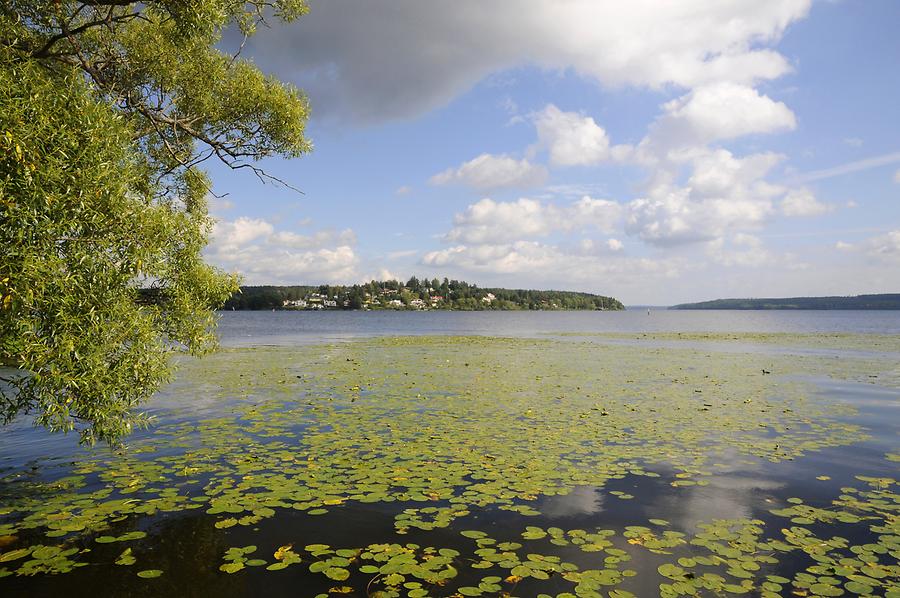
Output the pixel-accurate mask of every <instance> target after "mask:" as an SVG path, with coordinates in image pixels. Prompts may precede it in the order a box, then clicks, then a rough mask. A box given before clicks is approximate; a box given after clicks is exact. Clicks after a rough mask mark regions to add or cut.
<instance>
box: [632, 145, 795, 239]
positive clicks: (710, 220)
mask: <svg viewBox="0 0 900 598" xmlns="http://www.w3.org/2000/svg"><path fill="white" fill-rule="evenodd" d="M680 159H682V160H685V161H686V163H687V165H688V166H689V168H690V176H689V177H688V179H687V181H686V183H685V184H684V185H678V184H674V183H670V182H662V183H659V184H657V185H655V186H652V187H651V188H650V189H649V191H648V194H647V196H646V197H642V198H638V199H635V200H633V201H631V202H629V203H628V204H627V206H626V217H625V230H626V232H628V233H629V234H632V235H637V236H638V237H640V238H641V239H643V240H644V241H646V242H648V243H651V244H653V245H658V246H663V247H670V246H674V245H681V244H687V243H697V242H703V241H711V240H713V239H716V238H718V237H720V236H722V235H724V234H726V233H728V232H735V231H741V230H742V229H748V228H756V227H759V226H760V225H761V224H763V223H764V222H765V221H766V220H767V219H768V218H769V217H770V216H772V215H773V214H774V212H775V209H774V200H775V199H776V198H777V197H778V196H779V195H781V194H783V193H785V191H786V189H785V188H783V187H780V186H776V185H772V184H770V183H767V182H766V181H765V180H764V177H765V176H766V175H767V174H768V172H769V171H770V170H771V169H772V168H773V167H774V166H775V165H776V164H778V163H779V162H780V161H781V160H782V159H783V157H782V156H780V155H778V154H772V153H762V154H751V155H749V156H745V157H743V158H738V157H736V156H734V155H733V154H732V153H731V152H729V151H728V150H724V149H715V150H713V149H708V148H696V149H693V150H691V151H690V152H685V153H682V154H681V156H680Z"/></svg>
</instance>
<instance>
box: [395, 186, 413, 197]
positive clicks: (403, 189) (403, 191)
mask: <svg viewBox="0 0 900 598" xmlns="http://www.w3.org/2000/svg"><path fill="white" fill-rule="evenodd" d="M412 190H413V189H412V187H410V186H409V185H403V186H400V187H397V190H396V191H394V193H396V194H397V195H409V194H410V193H412Z"/></svg>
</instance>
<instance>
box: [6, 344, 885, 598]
mask: <svg viewBox="0 0 900 598" xmlns="http://www.w3.org/2000/svg"><path fill="white" fill-rule="evenodd" d="M891 367H893V365H892V364H891V362H889V361H888V360H879V359H876V358H861V357H857V358H853V359H845V360H844V359H842V360H835V359H833V358H829V357H826V356H815V355H798V356H793V357H792V358H791V359H785V360H781V361H780V362H779V367H778V369H777V371H776V373H777V375H770V374H769V373H768V372H771V371H772V370H773V369H774V368H773V366H772V358H771V357H770V356H766V355H764V354H757V353H736V352H733V353H724V352H722V353H714V352H707V351H701V350H698V349H695V348H665V347H659V346H638V345H603V344H600V343H594V342H576V341H573V340H533V339H497V338H481V337H479V338H463V337H409V338H377V339H367V340H358V341H353V342H347V343H341V344H337V345H330V346H308V347H302V348H256V349H239V350H229V351H224V352H222V353H220V354H217V355H214V356H211V357H208V358H206V359H204V360H201V361H186V362H185V363H184V364H183V367H182V372H181V374H180V376H179V378H178V380H177V381H176V383H175V384H173V385H172V387H171V388H170V389H169V390H168V391H167V392H166V393H164V394H163V395H162V396H160V397H158V403H159V405H160V407H159V410H158V412H157V415H158V419H159V422H158V424H157V426H156V427H155V428H154V429H153V431H152V432H151V433H148V434H146V435H144V436H142V437H138V438H136V439H135V441H134V443H133V445H132V446H131V447H130V449H129V450H128V451H126V452H123V453H119V454H110V453H109V452H107V451H104V450H101V449H97V450H94V451H93V452H89V453H86V454H82V455H79V456H78V457H77V458H73V459H67V460H66V461H65V462H63V461H60V460H53V461H49V460H48V461H45V462H42V463H40V464H39V465H38V466H36V469H35V470H32V469H30V468H21V469H16V470H14V471H13V472H11V473H9V474H7V475H6V476H5V477H3V478H2V479H0V489H2V492H0V496H2V498H0V537H8V538H12V540H11V541H10V542H11V544H10V545H9V546H8V547H7V548H3V549H0V550H4V551H5V552H0V576H9V575H34V574H39V573H57V574H58V573H66V572H68V571H71V570H73V569H74V568H75V567H77V566H80V565H83V564H86V563H91V562H92V560H91V558H92V553H91V549H90V548H84V546H91V545H92V544H98V545H103V544H112V543H122V544H124V545H125V546H122V549H124V552H121V554H120V556H119V557H118V558H117V559H116V560H115V562H114V563H110V564H118V565H127V566H131V565H137V567H135V569H137V568H139V567H141V566H143V567H150V566H152V565H153V563H152V562H147V563H143V562H142V556H141V551H140V550H138V548H139V547H140V546H141V543H142V542H147V541H150V540H152V533H153V532H152V523H153V521H155V520H156V518H158V517H160V516H162V515H166V514H192V515H194V516H197V517H202V518H204V521H207V522H208V526H209V527H210V528H211V530H212V532H213V533H216V534H222V535H223V537H226V538H227V537H228V534H231V533H233V532H235V531H237V530H244V531H248V532H249V531H250V530H253V529H256V527H257V526H259V525H260V524H261V523H262V522H264V521H266V520H270V519H273V518H277V517H279V515H281V514H284V513H287V512H289V511H290V512H300V513H303V514H305V516H310V517H316V516H322V515H328V514H333V513H334V512H336V511H339V510H340V509H342V508H344V507H345V506H346V505H348V504H354V505H357V504H378V505H384V506H386V507H390V508H389V509H387V511H388V512H390V513H391V515H389V516H391V517H393V530H394V531H393V535H392V536H391V537H386V538H383V539H382V540H383V542H380V543H373V544H368V545H366V546H359V547H345V548H339V549H334V548H331V547H330V546H328V545H326V544H308V543H305V544H303V546H302V547H301V546H300V544H301V543H300V542H297V541H295V539H292V538H285V539H284V540H285V542H284V543H283V544H280V545H279V546H273V547H270V548H267V549H265V550H263V549H261V548H257V546H256V545H246V546H240V547H233V548H231V549H229V550H228V551H226V552H225V553H224V555H223V556H222V560H221V561H220V562H216V563H210V565H209V566H210V568H211V569H213V570H216V571H218V573H220V574H222V575H227V574H239V575H240V574H247V573H248V571H250V570H256V571H261V572H262V571H268V572H271V573H269V574H273V575H274V574H276V572H277V571H279V570H283V569H288V568H290V569H291V570H294V569H295V568H296V567H301V566H302V567H307V568H308V570H309V572H310V573H312V574H321V575H324V576H325V577H326V578H328V579H329V580H331V581H333V582H335V583H336V584H340V585H335V586H334V588H337V589H338V590H341V589H346V588H349V589H350V591H352V590H353V589H354V588H358V584H362V585H363V587H365V586H366V585H369V584H371V586H373V587H376V588H379V590H378V591H380V592H383V594H382V595H384V596H392V595H398V596H400V595H403V596H406V595H408V596H425V595H432V594H434V593H437V594H440V595H450V594H453V592H454V591H455V592H458V594H460V595H464V596H467V595H472V596H474V595H482V594H485V595H493V594H497V593H502V592H507V593H511V594H513V593H514V592H515V591H516V590H515V588H516V587H517V584H528V583H538V582H546V583H551V582H553V583H556V582H558V581H559V580H565V582H567V583H568V584H569V585H570V586H571V588H570V590H571V591H573V592H575V594H574V595H577V596H595V595H600V594H599V592H601V591H603V592H606V593H607V594H610V595H613V596H626V595H627V592H629V591H630V590H629V589H628V583H629V579H630V578H631V577H634V573H635V571H636V570H635V569H624V568H620V565H622V564H624V563H626V562H628V561H629V560H631V559H632V558H633V556H634V554H636V553H639V554H646V555H648V558H650V559H656V560H650V561H648V562H651V563H655V564H654V566H653V569H654V570H655V575H658V576H660V579H661V580H663V581H662V582H661V583H662V585H660V592H661V593H663V594H664V595H693V594H697V593H702V592H703V591H704V590H706V591H713V592H731V593H747V592H751V591H753V592H768V593H769V594H770V595H778V593H779V592H781V591H782V589H780V588H779V589H774V587H775V586H776V585H778V586H783V587H788V586H790V587H791V588H792V591H801V592H802V591H806V592H809V593H814V592H815V591H825V590H823V587H824V586H823V585H822V584H824V585H825V586H829V587H832V588H838V589H841V591H845V590H846V591H847V592H851V591H853V589H851V588H855V589H857V590H864V589H865V588H864V587H863V586H866V587H868V588H871V589H872V592H880V591H882V590H884V591H885V592H892V591H894V590H895V588H896V571H895V570H893V569H891V568H890V566H889V564H888V561H887V560H886V559H888V558H889V557H893V556H896V555H895V552H896V543H895V541H894V539H895V538H896V536H897V535H898V534H897V530H896V525H897V522H896V517H897V514H896V494H894V490H895V488H894V486H893V482H892V481H891V482H890V483H887V482H883V481H882V482H883V483H887V484H888V485H887V487H885V488H873V489H870V490H866V491H852V489H851V490H845V492H844V494H842V495H841V497H840V498H839V499H838V502H836V503H835V505H834V506H832V507H831V508H830V509H826V508H823V507H814V506H808V505H806V504H805V503H802V502H801V503H797V504H791V503H788V505H785V507H784V508H783V509H776V513H775V515H776V516H783V517H788V518H789V519H791V520H792V521H791V525H793V527H790V528H787V529H789V530H794V529H797V530H805V531H796V532H791V534H787V533H785V535H784V536H783V537H778V538H776V537H774V536H772V535H771V534H769V536H767V537H766V538H765V539H764V536H766V534H767V533H768V532H767V531H766V530H765V526H764V525H763V524H762V522H760V521H756V520H751V521H729V522H726V523H721V522H712V523H709V527H701V528H699V529H698V530H677V529H669V528H668V527H667V522H665V521H664V520H661V519H654V520H652V521H634V522H632V523H633V525H630V526H627V527H625V528H624V529H621V530H591V531H588V530H563V529H561V528H554V527H550V528H542V527H537V526H534V525H530V524H529V523H528V518H529V517H534V516H537V515H540V514H541V508H542V507H541V504H542V503H541V501H542V500H545V499H547V498H548V497H552V496H563V495H567V494H569V493H571V492H572V491H573V490H575V489H576V488H579V487H586V486H587V487H593V488H597V489H603V488H605V487H606V486H608V485H609V484H611V483H614V482H616V481H619V480H625V479H631V478H634V479H637V478H654V479H655V478H660V477H664V478H665V480H666V481H667V482H668V483H669V484H670V485H671V487H672V488H673V489H674V490H675V491H682V492H689V491H691V490H693V487H694V486H698V485H704V484H707V483H708V482H709V480H711V479H714V477H715V476H716V474H717V472H719V471H723V470H725V469H726V468H728V467H735V466H740V465H745V466H748V467H757V466H759V465H760V464H767V465H768V464H770V463H771V464H777V463H780V462H783V461H787V460H793V459H798V458H801V457H803V456H804V455H805V454H806V453H809V452H813V451H818V450H822V449H825V448H830V447H841V446H846V445H850V444H853V443H855V442H859V441H860V440H862V439H864V438H865V437H866V436H865V430H863V429H862V428H861V427H860V426H859V425H855V424H852V423H849V422H848V421H847V417H848V416H850V415H852V414H853V413H854V410H853V408H852V407H850V406H847V405H844V404H840V403H836V402H830V401H826V400H822V399H819V398H816V397H815V396H814V386H813V384H812V382H810V381H808V380H809V379H810V378H811V377H822V376H830V377H832V378H836V379H846V380H859V379H860V378H865V379H866V380H867V381H871V380H872V379H870V378H869V376H875V375H878V373H880V372H883V371H885V370H888V369H890V368H891ZM875 383H882V382H881V379H877V380H876V382H875ZM726 454H727V455H730V456H731V457H730V462H729V464H724V463H721V462H720V461H721V456H722V455H726ZM882 482H880V483H882ZM878 492H881V493H883V494H875V495H873V494H872V493H878ZM608 495H609V496H610V497H615V498H618V499H621V500H625V501H629V500H631V501H633V502H639V501H640V500H641V498H642V497H641V496H639V495H638V496H636V495H635V494H633V493H629V492H625V491H622V490H610V491H609V492H608ZM892 501H893V502H892ZM611 502H613V503H616V502H617V501H611ZM882 503H888V504H893V505H894V507H892V508H891V509H888V508H882ZM622 504H624V503H622ZM611 508H614V505H613V506H612V507H611ZM491 509H496V510H497V511H505V512H509V513H510V515H509V516H510V517H514V518H519V517H520V518H521V519H515V520H516V521H521V523H520V524H516V525H517V526H518V529H519V530H520V533H519V534H518V536H517V537H514V538H507V539H505V540H500V539H498V540H495V539H493V538H491V537H489V536H488V535H487V533H486V532H484V531H479V530H476V529H472V530H469V532H465V531H464V532H463V533H462V537H464V538H468V539H470V540H473V541H474V543H475V544H474V546H473V547H472V550H471V552H470V553H467V554H460V552H459V551H458V550H457V549H456V548H449V547H441V546H431V547H427V546H426V547H422V546H421V545H419V544H408V543H407V544H402V543H399V540H400V539H401V538H403V535H404V534H409V533H413V532H414V533H422V532H431V531H433V530H438V529H445V528H456V529H465V526H466V523H467V521H469V518H471V517H472V516H473V515H476V514H477V513H479V512H481V511H484V510H491ZM892 509H893V510H892ZM836 512H843V515H840V514H835V513H836ZM875 522H877V525H876V526H875V527H872V528H871V529H870V531H871V533H873V534H879V535H878V536H877V537H878V538H879V539H877V540H874V541H873V543H872V544H873V546H874V547H869V548H867V546H868V544H862V545H860V546H856V545H854V544H852V543H849V541H848V542H847V543H845V544H841V542H839V541H834V542H835V543H833V544H828V546H829V548H828V550H826V551H825V552H821V551H819V552H815V551H813V552H810V550H808V549H809V548H810V546H812V540H809V538H814V537H815V536H812V535H810V534H813V529H814V528H815V526H814V525H813V524H822V523H824V524H827V525H830V526H837V525H856V526H860V525H862V526H868V525H870V523H872V524H873V525H874V524H875ZM808 526H812V527H808ZM876 528H878V529H876ZM879 530H885V531H879ZM325 531H327V530H323V533H325ZM148 533H149V535H150V536H151V537H149V538H148V537H146V536H147V535H148ZM323 539H324V537H323ZM305 540H313V541H315V540H319V539H318V538H311V539H305ZM823 541H825V542H831V541H832V540H831V539H828V540H823ZM528 542H543V543H545V544H546V546H545V548H546V550H541V551H536V550H531V551H528V550H527V548H523V543H528ZM773 542H777V544H773ZM877 547H882V548H884V550H882V548H877ZM132 548H134V549H132ZM570 548H571V549H577V552H578V553H581V554H584V555H594V556H596V557H597V560H596V561H592V562H593V563H594V565H592V566H585V565H584V564H583V563H581V564H577V563H572V562H569V561H567V560H566V559H565V558H563V557H561V556H560V555H559V554H554V553H553V550H563V549H565V550H568V549H570ZM854 548H856V550H854ZM22 551H24V552H22ZM523 551H525V552H523ZM797 551H799V552H803V553H806V554H808V555H810V558H814V559H815V558H816V556H818V557H821V558H827V559H831V560H829V561H827V562H823V561H821V560H818V559H817V560H816V562H817V563H818V564H817V565H814V566H815V567H820V568H819V569H807V570H806V571H805V572H804V575H810V576H813V577H814V580H810V579H807V578H805V577H804V578H796V579H795V578H791V579H789V580H788V581H786V582H781V581H780V580H781V578H780V577H778V576H777V575H775V574H772V576H771V577H770V576H769V574H767V573H764V572H763V570H764V569H765V568H766V567H770V566H772V567H774V566H775V565H776V564H777V563H778V560H777V558H776V557H774V556H773V553H777V552H797ZM848 551H849V554H847V553H848ZM860 551H861V552H860ZM879 551H880V552H879ZM35 553H37V555H36V554H35ZM50 553H52V554H50ZM669 555H671V556H677V558H675V559H674V560H671V561H665V559H666V558H667V557H668V556H669ZM814 555H815V556H814ZM660 559H662V560H663V561H665V562H660ZM685 559H686V560H685ZM772 559H775V560H774V561H773V560H772ZM842 559H843V560H845V561H847V559H855V560H854V562H853V563H849V561H847V562H845V563H842V562H841V561H842ZM857 561H858V562H859V563H861V564H860V565H858V566H857V563H856V562H857ZM642 563H643V561H642ZM847 563H849V564H847ZM98 564H102V563H98ZM850 565H853V566H852V567H850ZM643 567H644V565H643V564H642V569H643ZM754 567H756V568H755V569H754ZM838 567H843V569H838ZM863 567H866V569H865V570H864V569H863ZM479 569H481V570H483V571H484V573H485V574H484V575H483V576H481V577H479V578H478V579H477V580H475V581H470V578H471V575H467V576H466V580H465V583H464V584H462V585H459V586H458V587H454V585H453V583H451V581H450V580H453V579H456V577H457V573H458V572H459V571H468V572H471V570H476V571H477V570H479ZM876 573H877V575H876ZM161 574H162V571H160V570H159V569H152V568H146V569H142V570H141V571H139V572H138V573H137V575H139V576H140V577H142V578H152V577H154V576H159V575H161ZM850 575H854V576H856V577H850ZM879 575H880V576H879ZM367 576H368V577H367ZM832 579H835V580H837V584H836V585H835V584H832V583H830V582H831V581H832ZM873 580H874V581H876V582H878V583H877V584H873V583H872V581H873ZM807 581H809V582H810V583H808V584H807V583H806V582H807ZM476 582H477V583H476ZM788 582H789V583H788ZM847 583H852V584H858V585H851V586H847V585H846V584H847ZM764 584H770V585H769V586H765V585H764ZM804 584H805V585H804ZM619 585H622V586H623V587H617V586H619ZM529 587H531V586H529ZM529 591H531V590H529ZM828 591H835V590H828ZM422 592H425V593H422ZM613 592H615V593H613ZM335 593H341V592H339V591H337V590H336V591H335ZM822 595H837V594H822Z"/></svg>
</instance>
